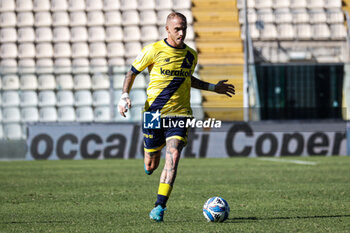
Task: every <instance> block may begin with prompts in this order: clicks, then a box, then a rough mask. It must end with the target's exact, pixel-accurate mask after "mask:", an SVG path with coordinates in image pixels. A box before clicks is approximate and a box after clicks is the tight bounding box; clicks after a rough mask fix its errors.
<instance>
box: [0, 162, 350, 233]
mask: <svg viewBox="0 0 350 233" xmlns="http://www.w3.org/2000/svg"><path fill="white" fill-rule="evenodd" d="M285 159H286V160H303V161H313V162H317V164H316V165H302V164H294V163H285V162H273V161H265V160H260V159H255V158H254V159H252V158H232V159H182V160H180V165H179V169H178V175H177V179H176V182H175V185H174V189H173V192H172V195H171V197H170V199H169V202H168V210H167V211H166V212H165V216H164V222H163V223H155V222H151V221H150V219H149V217H148V213H149V211H150V210H151V209H152V208H153V203H154V201H155V198H156V192H157V189H158V182H159V176H160V172H161V168H162V167H163V164H164V160H162V161H161V164H160V167H159V168H158V170H157V171H156V172H155V173H154V174H153V175H151V176H147V175H146V174H145V173H144V171H143V161H142V160H80V161H32V162H30V161H29V162H28V161H16V162H0V232H6V233H7V232H350V157H308V158H303V157H293V158H286V157H285ZM212 196H221V197H223V198H225V199H226V200H227V201H228V203H229V204H230V207H231V212H230V216H229V219H228V220H227V221H226V222H224V223H208V222H206V220H205V218H204V216H203V214H202V206H203V204H204V203H205V201H206V200H207V199H208V198H210V197H212Z"/></svg>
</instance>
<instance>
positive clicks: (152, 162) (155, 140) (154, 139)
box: [142, 128, 165, 175]
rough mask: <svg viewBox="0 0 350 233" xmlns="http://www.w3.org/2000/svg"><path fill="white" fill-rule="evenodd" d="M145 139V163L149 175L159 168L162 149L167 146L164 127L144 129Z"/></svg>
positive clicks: (144, 166)
mask: <svg viewBox="0 0 350 233" xmlns="http://www.w3.org/2000/svg"><path fill="white" fill-rule="evenodd" d="M142 131H143V141H144V165H143V168H144V170H145V172H146V174H147V175H151V174H152V172H153V171H154V170H156V169H157V167H158V165H159V161H160V156H161V153H160V152H161V150H162V148H163V147H164V146H165V136H164V133H163V130H162V129H145V128H143V129H142Z"/></svg>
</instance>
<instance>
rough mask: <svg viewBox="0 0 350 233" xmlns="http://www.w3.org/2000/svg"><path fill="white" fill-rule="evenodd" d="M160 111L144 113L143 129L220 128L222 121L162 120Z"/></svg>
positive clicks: (209, 119) (169, 118) (212, 119)
mask: <svg viewBox="0 0 350 233" xmlns="http://www.w3.org/2000/svg"><path fill="white" fill-rule="evenodd" d="M160 116H161V114H160V112H159V110H157V111H156V112H144V113H143V127H144V128H145V129H160V128H161V126H162V127H163V128H171V127H179V128H184V127H186V128H220V127H221V123H222V122H221V121H220V120H216V119H215V118H208V119H206V120H198V119H195V118H182V119H179V118H176V117H174V118H172V117H168V118H163V119H162V118H161V117H160Z"/></svg>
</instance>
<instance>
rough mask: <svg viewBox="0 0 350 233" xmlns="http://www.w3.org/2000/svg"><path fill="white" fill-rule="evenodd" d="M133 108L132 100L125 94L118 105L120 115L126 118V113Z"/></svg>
mask: <svg viewBox="0 0 350 233" xmlns="http://www.w3.org/2000/svg"><path fill="white" fill-rule="evenodd" d="M130 108H131V100H130V97H129V94H128V93H126V92H125V93H123V94H122V96H121V97H120V100H119V103H118V111H119V113H120V115H122V116H123V117H126V115H125V113H126V112H127V111H128V109H130Z"/></svg>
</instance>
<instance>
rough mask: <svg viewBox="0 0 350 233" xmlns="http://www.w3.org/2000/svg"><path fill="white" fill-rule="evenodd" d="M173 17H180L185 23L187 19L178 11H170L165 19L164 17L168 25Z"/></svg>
mask: <svg viewBox="0 0 350 233" xmlns="http://www.w3.org/2000/svg"><path fill="white" fill-rule="evenodd" d="M175 17H179V18H181V19H182V20H183V21H184V22H185V23H186V24H187V19H186V16H184V15H183V14H181V13H180V12H175V11H174V12H171V13H170V14H169V15H168V17H167V19H166V24H167V25H168V24H169V22H170V21H171V20H172V19H174V18H175Z"/></svg>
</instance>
